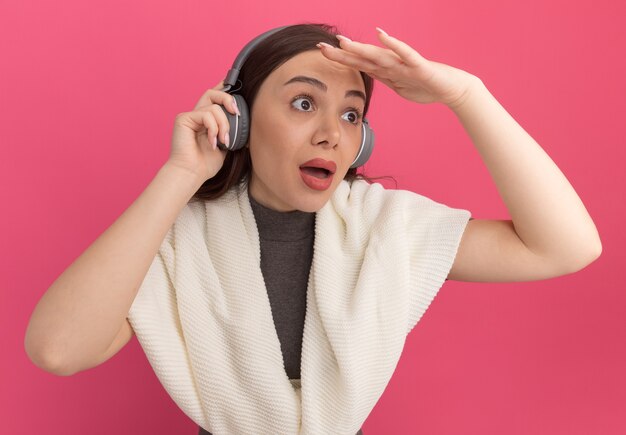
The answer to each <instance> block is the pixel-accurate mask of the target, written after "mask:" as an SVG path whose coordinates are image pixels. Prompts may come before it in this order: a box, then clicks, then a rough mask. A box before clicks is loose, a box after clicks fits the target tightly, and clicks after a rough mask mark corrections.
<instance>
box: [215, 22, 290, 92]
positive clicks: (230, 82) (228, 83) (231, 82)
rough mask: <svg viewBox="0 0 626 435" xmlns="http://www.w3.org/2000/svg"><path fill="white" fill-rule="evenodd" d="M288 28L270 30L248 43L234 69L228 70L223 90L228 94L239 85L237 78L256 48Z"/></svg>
mask: <svg viewBox="0 0 626 435" xmlns="http://www.w3.org/2000/svg"><path fill="white" fill-rule="evenodd" d="M286 27H289V26H281V27H277V28H275V29H271V30H268V31H267V32H265V33H261V34H260V35H259V36H257V37H256V38H254V39H253V40H252V41H250V42H248V43H247V44H246V46H245V47H243V49H242V50H241V51H240V52H239V54H238V55H237V58H236V59H235V62H233V66H232V68H231V69H230V70H228V73H227V74H226V78H225V79H224V89H222V90H223V91H226V92H228V91H229V90H230V89H231V88H232V87H233V86H235V83H237V77H239V72H240V71H241V67H242V66H243V64H244V62H245V61H246V59H247V58H248V55H249V54H250V52H251V51H252V50H254V48H255V47H256V46H257V45H258V44H259V43H260V42H261V41H262V40H264V39H265V38H267V37H268V36H270V35H272V34H274V33H276V32H278V31H279V30H282V29H284V28H286Z"/></svg>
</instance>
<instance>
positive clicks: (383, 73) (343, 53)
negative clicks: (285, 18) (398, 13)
mask: <svg viewBox="0 0 626 435" xmlns="http://www.w3.org/2000/svg"><path fill="white" fill-rule="evenodd" d="M377 34H378V39H379V40H380V41H381V42H382V43H383V44H384V45H385V47H386V48H384V47H378V46H375V45H371V44H365V43H361V42H356V41H352V40H350V39H348V38H346V37H344V36H341V35H337V37H338V38H339V40H340V47H341V48H337V47H332V46H330V45H328V44H325V43H320V44H318V47H319V48H320V49H321V52H322V54H323V55H324V56H326V58H328V59H330V60H333V61H335V62H339V63H341V64H343V65H346V66H349V67H352V68H355V69H358V70H359V71H363V72H365V73H366V74H368V75H369V76H371V77H372V78H375V79H376V80H378V81H380V82H382V83H384V84H385V85H386V86H388V87H389V88H391V89H393V90H394V91H395V92H396V93H397V94H398V95H400V96H401V97H403V98H406V99H407V100H410V101H414V102H416V103H433V102H439V103H443V104H446V105H448V106H450V107H454V106H455V105H458V104H461V103H462V101H463V99H464V98H465V96H466V95H467V93H468V91H469V89H470V88H471V86H472V84H473V83H474V81H476V80H477V78H476V76H473V75H472V74H470V73H468V72H466V71H463V70H461V69H458V68H454V67H452V66H449V65H445V64H443V63H439V62H434V61H431V60H428V59H426V58H424V57H423V56H422V55H420V54H419V53H418V52H417V51H415V50H414V49H413V48H412V47H411V46H409V45H408V44H406V43H404V42H402V41H400V40H399V39H397V38H394V37H393V36H390V35H388V34H387V33H385V32H384V31H383V30H381V29H378V28H377Z"/></svg>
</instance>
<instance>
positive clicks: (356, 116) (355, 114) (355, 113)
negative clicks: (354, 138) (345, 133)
mask: <svg viewBox="0 0 626 435" xmlns="http://www.w3.org/2000/svg"><path fill="white" fill-rule="evenodd" d="M346 115H349V116H350V118H351V119H348V122H351V123H352V124H355V125H357V124H358V123H359V120H360V119H361V118H362V117H363V115H361V111H360V110H359V109H357V108H356V107H351V108H350V109H349V111H348V112H347V113H346Z"/></svg>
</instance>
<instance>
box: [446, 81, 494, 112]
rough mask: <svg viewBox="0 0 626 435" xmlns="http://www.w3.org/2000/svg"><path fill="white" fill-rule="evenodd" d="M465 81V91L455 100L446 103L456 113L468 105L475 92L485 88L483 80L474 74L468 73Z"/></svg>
mask: <svg viewBox="0 0 626 435" xmlns="http://www.w3.org/2000/svg"><path fill="white" fill-rule="evenodd" d="M465 82H466V84H465V87H464V90H463V92H461V95H460V96H459V97H457V98H456V99H454V100H453V101H451V102H448V103H446V106H448V107H449V108H450V109H451V110H452V111H453V112H455V113H457V112H458V111H459V110H461V109H462V108H463V107H464V106H465V105H467V102H468V100H471V98H472V96H473V95H474V94H476V93H478V92H480V90H481V89H484V88H485V85H484V83H483V81H482V80H481V79H480V78H478V77H477V76H475V75H473V74H469V73H467V76H466V78H465Z"/></svg>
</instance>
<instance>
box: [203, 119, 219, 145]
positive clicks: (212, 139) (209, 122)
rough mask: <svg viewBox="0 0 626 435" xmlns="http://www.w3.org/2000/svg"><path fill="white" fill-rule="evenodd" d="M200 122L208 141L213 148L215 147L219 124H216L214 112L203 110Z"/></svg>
mask: <svg viewBox="0 0 626 435" xmlns="http://www.w3.org/2000/svg"><path fill="white" fill-rule="evenodd" d="M202 122H203V125H204V126H205V127H206V130H207V136H208V138H209V143H210V144H211V145H212V146H213V149H215V148H216V147H217V133H218V132H219V126H218V125H217V121H216V120H215V116H214V114H213V113H212V112H209V111H206V112H203V114H202Z"/></svg>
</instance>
